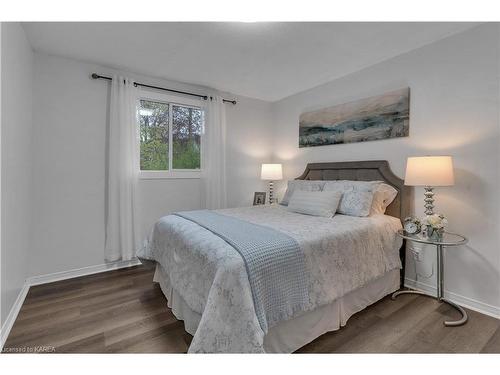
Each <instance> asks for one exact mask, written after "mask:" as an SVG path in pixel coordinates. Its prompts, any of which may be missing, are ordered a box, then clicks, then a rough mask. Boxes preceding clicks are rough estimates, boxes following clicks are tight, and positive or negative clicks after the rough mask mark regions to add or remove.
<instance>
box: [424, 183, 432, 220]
mask: <svg viewBox="0 0 500 375" xmlns="http://www.w3.org/2000/svg"><path fill="white" fill-rule="evenodd" d="M424 189H425V192H424V195H425V198H424V202H425V204H424V207H425V214H426V215H427V216H430V215H434V191H433V188H432V187H431V186H425V187H424Z"/></svg>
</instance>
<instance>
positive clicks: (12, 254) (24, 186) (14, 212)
mask: <svg viewBox="0 0 500 375" xmlns="http://www.w3.org/2000/svg"><path fill="white" fill-rule="evenodd" d="M1 27H2V33H1V37H2V64H1V66H2V69H1V74H2V84H1V89H2V147H1V152H2V158H1V160H2V164H1V165H2V196H1V199H2V205H1V207H2V253H1V261H0V262H1V267H2V268H1V273H2V276H1V301H2V303H1V305H2V306H1V313H0V314H1V323H2V325H3V324H4V322H5V319H6V317H7V314H8V313H9V311H10V309H11V308H12V305H13V303H14V301H15V300H16V298H17V296H18V294H19V292H20V290H21V288H22V286H23V284H24V280H25V278H26V276H27V273H28V266H27V258H28V255H27V254H28V251H29V247H30V241H29V239H30V231H31V214H32V196H31V183H32V164H31V161H32V142H31V139H32V126H31V124H32V111H31V108H32V82H33V53H32V50H31V46H30V45H29V43H28V41H27V39H26V36H25V34H24V31H23V29H22V28H21V26H20V25H19V24H18V23H5V22H4V23H2V26H1Z"/></svg>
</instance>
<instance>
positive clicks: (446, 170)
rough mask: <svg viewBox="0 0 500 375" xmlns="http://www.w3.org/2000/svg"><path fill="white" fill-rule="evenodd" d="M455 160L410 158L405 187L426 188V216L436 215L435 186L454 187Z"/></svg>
mask: <svg viewBox="0 0 500 375" xmlns="http://www.w3.org/2000/svg"><path fill="white" fill-rule="evenodd" d="M454 183H455V179H454V176H453V159H452V157H451V156H418V157H410V158H408V160H407V162H406V175H405V185H408V186H424V188H425V199H424V201H425V205H424V207H425V214H426V215H433V214H434V211H433V209H434V192H433V187H435V186H452V185H453V184H454Z"/></svg>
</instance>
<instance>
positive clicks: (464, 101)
mask: <svg viewBox="0 0 500 375" xmlns="http://www.w3.org/2000/svg"><path fill="white" fill-rule="evenodd" d="M498 38H499V33H498V27H497V25H494V24H489V25H484V26H480V27H478V28H475V29H472V30H470V31H466V32H464V33H460V34H457V35H455V36H451V37H449V38H447V39H444V40H441V41H438V42H436V43H433V44H430V45H428V46H425V47H423V48H420V49H417V50H414V51H411V52H409V53H406V54H404V55H401V56H398V57H395V58H393V59H390V60H387V61H385V62H382V63H380V64H377V65H374V66H371V67H369V68H367V69H364V70H362V71H359V72H357V73H354V74H351V75H349V76H346V77H343V78H341V79H337V80H335V81H333V82H330V83H327V84H325V85H322V86H319V87H317V88H314V89H311V90H308V91H305V92H302V93H299V94H297V95H294V96H291V97H288V98H285V99H283V100H281V101H279V102H277V103H275V105H274V106H273V110H274V112H273V121H274V130H275V132H274V137H273V140H274V142H273V149H274V160H275V161H276V162H279V161H281V162H283V163H284V173H285V175H286V177H287V178H294V177H296V176H298V175H300V174H301V173H302V171H303V170H304V167H305V165H306V163H307V162H315V161H347V160H374V159H384V160H388V161H389V163H390V165H391V167H392V169H393V171H394V172H395V173H396V174H397V175H399V176H400V177H404V169H405V163H406V157H407V156H411V155H426V154H435V155H440V154H450V155H453V157H454V162H455V168H456V169H455V173H456V185H455V186H454V187H451V188H439V189H436V199H437V204H436V206H437V209H436V211H437V212H442V213H445V214H446V215H447V216H449V219H450V228H449V229H450V230H451V231H456V232H459V233H463V234H465V235H466V236H467V237H469V239H470V242H469V244H468V245H467V246H462V247H459V248H453V249H450V250H449V251H448V252H447V256H446V266H445V271H446V276H445V281H446V289H447V290H448V291H450V292H453V293H456V294H457V295H458V296H462V297H465V298H466V299H470V300H475V301H478V302H479V304H480V305H481V304H482V308H484V309H488V308H491V309H492V311H496V313H497V314H500V295H499V286H500V276H499V274H500V257H499V254H500V252H499V248H498V244H499V240H500V238H499V237H500V234H499V233H498V230H497V229H498V224H497V223H498V220H499V219H500V218H499V207H500V201H499V197H498V195H499V194H498V189H499V182H500V181H499V168H498V165H499V164H498V162H499V160H498V159H499V134H500V133H499V118H498V99H499V81H498V68H499V61H498V50H499V48H498ZM408 86H409V87H410V88H411V94H410V96H411V99H410V103H411V104H410V105H411V108H410V136H409V137H407V138H399V139H391V140H383V141H374V142H364V143H354V144H345V145H334V146H323V147H312V148H300V149H299V148H298V118H299V115H300V114H301V113H302V112H304V111H308V110H311V109H315V108H321V107H324V106H329V105H334V104H341V103H345V102H349V101H352V100H356V99H358V98H364V97H368V96H372V95H377V94H382V93H384V92H386V91H390V90H392V89H397V88H403V87H408ZM281 189H283V184H282V187H281ZM422 206H423V191H422V190H421V189H416V191H415V207H416V213H417V214H418V215H423V207H422ZM434 257H435V252H433V251H430V249H428V250H426V252H425V259H424V262H423V264H421V265H419V269H420V271H419V272H420V273H422V274H427V273H430V272H431V268H432V262H433V261H434ZM413 267H414V266H413V264H412V262H411V260H410V262H409V264H408V267H407V270H408V271H407V277H409V278H414V271H413ZM419 281H423V282H425V283H429V284H434V280H433V279H432V280H424V279H419ZM495 309H496V310H495Z"/></svg>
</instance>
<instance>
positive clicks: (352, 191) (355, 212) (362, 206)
mask: <svg viewBox="0 0 500 375" xmlns="http://www.w3.org/2000/svg"><path fill="white" fill-rule="evenodd" d="M380 183H381V182H380V181H348V180H339V181H328V182H327V183H326V184H325V186H324V187H323V191H340V192H342V193H343V194H342V199H341V200H340V204H339V207H338V209H337V212H338V213H340V214H344V215H349V216H359V217H364V216H368V215H370V210H371V207H372V202H373V195H374V192H375V190H376V189H377V187H378V185H380Z"/></svg>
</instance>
